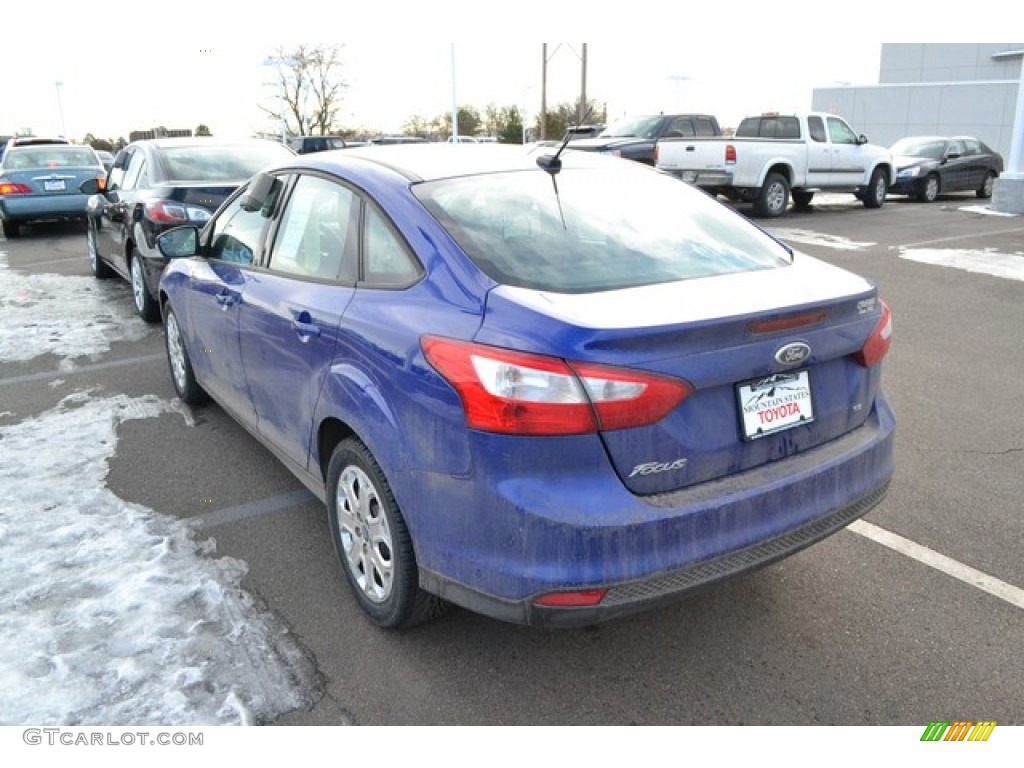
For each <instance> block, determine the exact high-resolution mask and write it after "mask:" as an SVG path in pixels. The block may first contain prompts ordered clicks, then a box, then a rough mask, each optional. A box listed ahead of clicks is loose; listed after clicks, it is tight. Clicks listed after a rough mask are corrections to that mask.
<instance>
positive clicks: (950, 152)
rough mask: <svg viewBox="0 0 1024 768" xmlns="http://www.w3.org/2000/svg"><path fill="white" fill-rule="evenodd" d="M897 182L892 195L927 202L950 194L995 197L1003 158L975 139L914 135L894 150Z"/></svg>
mask: <svg viewBox="0 0 1024 768" xmlns="http://www.w3.org/2000/svg"><path fill="white" fill-rule="evenodd" d="M889 149H890V151H891V152H892V157H893V162H894V164H895V165H896V179H895V181H894V182H893V184H892V185H891V186H890V187H889V194H893V195H910V196H911V197H914V198H917V199H918V200H921V201H923V202H926V203H931V202H933V201H934V200H935V199H936V198H937V197H938V196H939V195H940V194H943V193H946V192H974V193H975V194H976V195H977V196H978V197H981V198H989V197H992V186H993V184H994V183H995V180H996V178H997V177H998V176H999V174H1000V173H1002V172H1003V158H1002V155H1000V154H999V153H998V152H994V151H993V150H992V149H991V148H989V147H988V146H987V145H986V144H985V142H983V141H980V140H978V139H976V138H974V137H972V136H952V137H946V136H911V137H908V138H905V139H900V140H899V141H897V142H896V143H895V144H893V145H892V146H891V147H890V148H889Z"/></svg>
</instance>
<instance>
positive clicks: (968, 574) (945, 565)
mask: <svg viewBox="0 0 1024 768" xmlns="http://www.w3.org/2000/svg"><path fill="white" fill-rule="evenodd" d="M848 528H849V530H851V531H853V532H854V533H856V534H859V535H861V536H864V537H865V538H868V539H871V540H872V541H874V542H877V543H878V544H881V545H882V546H884V547H889V549H891V550H893V551H895V552H899V553H900V554H901V555H906V556H907V557H909V558H910V559H911V560H917V561H918V562H919V563H924V564H925V565H927V566H930V567H932V568H934V569H935V570H937V571H941V572H942V573H945V574H946V575H947V576H952V577H953V578H954V579H959V580H960V581H962V582H964V583H965V584H970V585H971V586H972V587H977V588H978V589H980V590H981V591H983V592H988V593H989V594H990V595H993V596H994V597H998V598H999V599H1000V600H1003V601H1005V602H1007V603H1009V604H1010V605H1015V606H1017V607H1018V608H1021V609H1024V589H1020V588H1019V587H1015V586H1013V585H1012V584H1007V583H1006V582H1005V581H1000V580H999V579H997V578H995V577H994V576H989V575H988V574H987V573H982V572H981V571H979V570H976V569H974V568H971V567H970V566H969V565H964V564H963V563H961V562H959V561H957V560H954V559H953V558H951V557H946V556H945V555H940V554H939V553H938V552H936V551H935V550H933V549H928V547H925V546H922V545H921V544H917V543H916V542H913V541H911V540H910V539H906V538H904V537H902V536H900V535H899V534H896V533H892V532H891V531H887V530H885V529H884V528H879V527H878V526H877V525H873V524H872V523H869V522H866V521H864V520H855V521H854V522H852V523H850V525H849V526H848Z"/></svg>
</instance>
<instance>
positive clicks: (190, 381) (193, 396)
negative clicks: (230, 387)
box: [164, 307, 210, 405]
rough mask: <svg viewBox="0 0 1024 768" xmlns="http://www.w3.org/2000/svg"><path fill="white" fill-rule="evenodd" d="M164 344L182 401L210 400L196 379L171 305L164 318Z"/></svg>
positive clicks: (168, 362)
mask: <svg viewBox="0 0 1024 768" xmlns="http://www.w3.org/2000/svg"><path fill="white" fill-rule="evenodd" d="M164 344H165V347H166V349H167V364H168V365H169V366H170V369H171V382H172V383H173V384H174V391H175V392H176V393H177V394H178V397H179V398H181V401H182V402H183V403H187V404H189V405H202V404H203V403H206V402H208V401H209V399H210V396H209V395H207V394H206V390H204V389H203V388H202V387H201V386H199V382H197V381H196V375H195V372H194V371H193V370H192V361H191V360H189V359H188V350H186V349H185V340H184V339H183V338H182V336H181V329H180V328H179V327H178V318H177V317H176V316H175V315H174V310H172V309H171V308H170V307H167V317H166V318H165V320H164Z"/></svg>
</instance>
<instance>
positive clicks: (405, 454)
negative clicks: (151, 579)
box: [159, 143, 895, 627]
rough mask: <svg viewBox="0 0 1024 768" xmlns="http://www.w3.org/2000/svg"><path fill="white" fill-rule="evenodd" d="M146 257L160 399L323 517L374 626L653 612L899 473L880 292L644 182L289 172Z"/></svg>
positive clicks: (620, 175)
mask: <svg viewBox="0 0 1024 768" xmlns="http://www.w3.org/2000/svg"><path fill="white" fill-rule="evenodd" d="M556 177H557V179H556ZM666 212H671V215H666ZM159 244H160V247H161V249H163V250H164V251H165V253H166V254H167V255H168V256H169V257H174V258H173V260H172V261H171V263H170V265H169V266H168V268H167V270H166V271H165V272H164V276H163V279H162V280H161V283H160V293H159V302H160V306H161V307H162V311H163V316H164V321H165V331H166V333H165V338H166V345H167V356H168V361H169V367H170V373H171V379H172V381H173V384H174V387H175V390H176V391H177V393H178V395H179V396H180V397H181V398H182V399H183V400H184V401H185V402H187V403H190V404H200V403H202V402H204V401H205V400H206V399H207V397H212V398H213V399H214V400H216V401H217V402H218V403H219V404H220V405H221V406H222V407H223V408H224V409H225V410H226V411H227V412H228V413H229V414H231V415H233V416H234V418H236V419H237V420H238V421H240V422H241V423H242V424H244V425H245V426H246V427H247V428H248V430H249V431H250V432H251V433H252V434H253V435H255V436H257V437H258V438H259V439H261V440H262V441H263V442H264V443H265V444H267V445H268V446H270V447H271V449H272V450H273V452H274V454H275V455H276V456H278V457H279V458H280V459H281V460H282V462H283V463H284V464H285V465H286V466H287V467H288V468H289V469H290V470H291V471H292V472H293V473H294V474H295V475H296V476H297V477H298V478H299V479H300V480H301V481H302V482H303V483H305V484H306V485H307V486H308V487H309V488H310V489H311V490H312V491H313V492H314V493H316V494H317V495H318V496H319V498H320V499H322V500H323V501H325V502H326V505H327V509H328V519H329V528H330V531H331V535H332V538H333V542H334V546H335V549H336V551H337V554H338V558H339V560H340V565H341V568H342V570H343V572H344V574H345V577H346V578H347V580H348V582H349V584H350V586H351V588H352V590H353V593H354V596H355V600H356V601H357V602H358V604H359V605H360V607H361V608H362V609H363V610H364V611H365V612H366V614H367V615H368V616H369V617H370V618H371V619H372V620H373V621H375V622H376V623H378V624H380V625H381V626H384V627H401V626H407V625H410V624H413V623H415V622H417V621H420V620H423V619H427V618H431V617H433V616H436V615H438V614H439V613H440V612H441V611H442V610H443V608H444V606H445V604H446V602H453V603H457V604H459V605H462V606H465V607H468V608H470V609H472V610H475V611H479V612H482V613H484V614H488V615H490V616H493V617H496V618H499V619H503V620H506V621H512V622H524V623H531V624H547V625H580V624H589V623H593V622H594V621H598V620H602V619H609V618H612V617H615V616H619V615H622V614H625V613H629V612H633V611H637V610H641V609H646V608H650V607H652V606H654V605H656V604H658V603H661V602H663V601H666V600H669V599H673V598H677V597H678V596H679V595H680V594H683V593H685V592H688V591H690V590H693V589H695V588H698V587H700V586H702V585H705V584H708V583H711V582H714V581H716V580H719V579H722V578H725V577H727V576H730V575H734V574H739V573H742V572H745V571H748V570H751V569H753V568H756V567H759V566H762V565H765V564H767V563H769V562H772V561H774V560H777V559H779V558H781V557H784V556H786V555H788V554H790V553H792V552H795V551H797V550H799V549H801V548H803V547H805V546H807V545H810V544H812V543H813V542H815V541H817V540H819V539H821V538H824V537H825V536H827V535H829V534H831V533H833V532H835V531H837V530H840V529H841V528H843V527H844V526H845V525H847V524H848V523H850V522H851V521H852V520H854V519H856V518H858V517H860V516H861V515H863V514H865V513H866V512H867V511H868V510H869V509H871V508H872V507H873V506H874V505H875V504H876V503H877V502H878V501H879V500H881V499H882V498H883V496H884V495H885V492H886V488H887V487H888V483H889V479H890V478H891V476H892V473H893V438H894V423H895V422H894V418H893V414H892V411H891V410H890V408H889V406H888V405H887V402H886V399H885V396H884V395H883V392H882V387H881V382H882V365H881V362H882V359H883V358H884V357H885V355H886V352H887V351H888V349H889V344H890V341H891V338H890V337H891V332H892V326H891V322H890V314H889V309H888V307H887V306H886V305H885V304H884V302H883V301H882V300H881V299H880V298H879V296H878V290H877V288H876V287H875V286H874V285H872V284H871V283H870V282H869V281H867V280H866V279H864V278H862V277H859V276H857V275H854V274H851V273H849V272H846V271H844V270H841V269H839V268H836V267H834V266H831V265H828V264H826V263H823V262H821V261H818V260H816V259H814V258H811V257H810V256H806V255H803V254H800V253H795V252H793V251H792V250H791V249H790V248H788V247H787V246H786V245H784V244H782V243H780V242H779V241H778V240H776V239H774V238H772V237H771V236H769V235H768V234H766V233H765V232H763V231H762V230H761V229H759V228H758V227H756V226H754V225H753V224H752V223H750V222H749V221H747V220H746V219H745V218H744V217H742V216H741V215H739V214H738V213H736V212H735V211H734V210H732V209H731V208H729V207H727V206H724V205H722V204H721V203H718V202H717V201H715V200H713V199H711V198H710V197H709V196H708V195H706V194H704V193H703V192H701V191H699V190H697V189H695V188H693V187H692V186H690V185H688V184H680V183H679V181H678V180H677V179H674V178H672V177H671V176H667V175H663V174H657V173H651V172H650V171H649V169H647V168H646V167H644V166H641V165H639V164H637V163H624V162H622V161H621V160H617V159H613V158H607V157H601V156H599V155H595V154H593V153H587V152H572V151H568V150H566V151H565V152H564V153H563V154H562V156H561V157H560V158H559V157H554V156H553V153H550V152H546V151H544V150H534V151H532V152H530V151H527V150H526V149H525V148H523V147H516V146H507V145H506V146H503V145H489V146H487V145H484V146H481V145H476V146H472V147H462V146H449V145H446V144H440V143H439V144H430V145H426V146H391V147H365V148H361V149H349V150H345V151H344V152H326V153H317V154H311V155H304V156H302V157H299V158H296V159H295V161H294V162H289V163H284V164H281V165H280V166H278V167H276V168H273V169H269V170H268V171H267V172H263V173H260V174H258V175H257V176H255V177H254V178H253V179H252V181H251V182H250V183H249V184H248V185H247V186H246V187H245V188H244V189H243V190H240V191H239V193H238V194H237V195H236V196H235V197H234V198H232V199H230V200H229V201H228V202H226V203H225V204H224V206H223V207H222V208H221V209H220V210H219V211H218V212H217V213H216V215H215V216H214V218H213V219H212V220H211V221H210V222H208V223H207V224H206V226H205V227H203V228H200V227H199V226H193V227H180V228H177V229H174V230H171V231H169V232H165V233H164V234H163V235H161V236H160V238H159ZM211 352H212V353H213V354H210V353H211Z"/></svg>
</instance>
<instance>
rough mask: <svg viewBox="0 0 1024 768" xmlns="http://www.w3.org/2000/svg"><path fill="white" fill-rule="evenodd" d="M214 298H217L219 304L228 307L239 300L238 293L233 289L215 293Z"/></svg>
mask: <svg viewBox="0 0 1024 768" xmlns="http://www.w3.org/2000/svg"><path fill="white" fill-rule="evenodd" d="M214 298H216V299H217V303H218V304H220V305H221V306H222V307H224V309H227V308H228V307H230V306H233V305H234V303H235V302H236V301H237V300H238V294H236V293H234V292H233V291H227V290H222V291H221V292H220V293H217V294H215V296H214Z"/></svg>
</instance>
